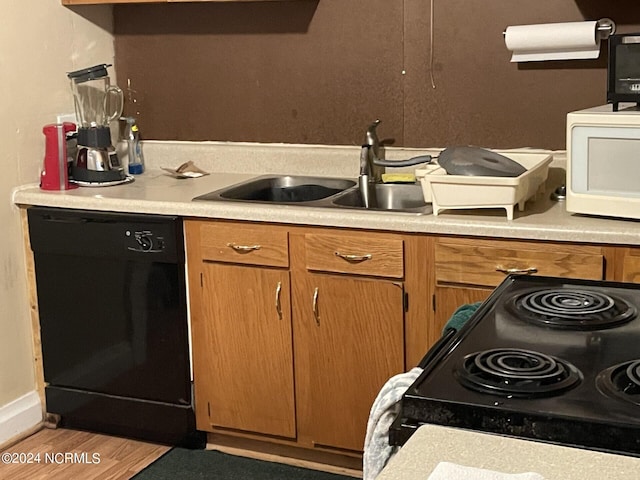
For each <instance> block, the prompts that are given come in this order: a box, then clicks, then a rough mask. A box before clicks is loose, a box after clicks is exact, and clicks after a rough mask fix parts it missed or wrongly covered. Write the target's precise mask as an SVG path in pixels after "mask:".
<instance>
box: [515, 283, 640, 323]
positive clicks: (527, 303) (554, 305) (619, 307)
mask: <svg viewBox="0 0 640 480" xmlns="http://www.w3.org/2000/svg"><path fill="white" fill-rule="evenodd" d="M506 308H507V309H508V310H509V311H510V312H511V313H512V314H514V315H516V316H517V317H518V318H521V319H523V320H526V321H528V322H531V323H537V324H540V325H544V326H547V327H554V328H562V329H568V330H601V329H605V328H612V327H617V326H619V325H622V324H625V323H627V322H629V321H631V320H633V319H634V318H635V317H636V314H637V311H636V308H635V307H633V306H632V305H629V304H628V303H627V302H626V301H624V300H622V299H621V298H617V297H614V296H612V295H609V294H605V293H602V292H599V291H595V290H586V289H585V290H579V289H573V288H554V289H545V290H534V291H529V292H526V293H522V294H520V295H516V296H515V297H513V298H512V299H510V300H509V301H507V303H506Z"/></svg>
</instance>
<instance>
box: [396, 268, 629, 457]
mask: <svg viewBox="0 0 640 480" xmlns="http://www.w3.org/2000/svg"><path fill="white" fill-rule="evenodd" d="M638 307H640V285H635V284H626V283H614V282H595V281H589V280H567V279H560V278H551V277H535V276H533V277H523V276H511V277H507V279H506V280H505V281H504V282H503V283H502V284H501V285H499V286H498V288H496V290H494V292H493V293H492V294H491V296H490V297H489V298H488V299H487V300H486V301H485V302H484V303H483V304H482V305H481V306H480V308H479V309H478V310H477V311H476V313H475V314H474V316H473V317H472V318H471V319H470V320H469V321H468V322H467V324H466V325H465V326H464V328H462V329H461V330H460V331H459V332H457V333H456V334H454V335H449V336H448V337H444V338H443V340H442V341H441V342H440V343H439V344H437V345H436V346H434V347H433V349H432V350H430V351H429V353H428V355H427V358H428V359H429V360H428V361H427V363H426V365H424V367H425V369H424V372H423V373H422V375H421V376H420V377H419V378H418V379H417V380H416V382H415V383H414V384H413V385H412V386H411V387H410V388H409V389H408V390H407V392H406V394H405V395H404V397H403V400H402V408H401V414H400V416H399V418H398V419H397V421H396V426H395V428H394V429H392V432H391V434H390V441H391V443H392V444H396V445H401V444H403V443H404V441H406V439H408V437H409V436H410V435H411V433H412V432H413V431H414V430H415V428H417V426H419V425H420V424H423V423H434V424H439V425H446V426H452V427H460V428H466V429H472V430H480V431H484V432H493V433H499V434H504V435H510V436H515V437H522V438H529V439H535V440H540V441H545V442H552V443H558V444H563V445H570V446H580V447H585V448H591V449H595V450H602V451H608V452H616V453H624V454H630V455H635V456H640V316H639V315H638Z"/></svg>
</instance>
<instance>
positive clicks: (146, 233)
mask: <svg viewBox="0 0 640 480" xmlns="http://www.w3.org/2000/svg"><path fill="white" fill-rule="evenodd" d="M125 236H126V237H129V238H131V239H132V240H133V242H132V245H128V246H127V249H128V250H132V251H134V252H147V253H158V252H162V251H163V250H164V247H165V245H164V237H163V236H161V235H156V234H154V233H153V232H152V231H151V230H126V231H125Z"/></svg>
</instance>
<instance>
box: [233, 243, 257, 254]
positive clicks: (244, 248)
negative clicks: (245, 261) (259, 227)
mask: <svg viewBox="0 0 640 480" xmlns="http://www.w3.org/2000/svg"><path fill="white" fill-rule="evenodd" d="M227 247H231V248H233V249H234V250H235V251H236V252H238V253H249V252H253V251H254V250H260V249H261V248H262V246H260V245H236V244H235V243H227Z"/></svg>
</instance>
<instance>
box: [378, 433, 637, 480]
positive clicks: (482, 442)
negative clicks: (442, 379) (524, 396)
mask: <svg viewBox="0 0 640 480" xmlns="http://www.w3.org/2000/svg"><path fill="white" fill-rule="evenodd" d="M439 462H450V463H454V464H458V465H464V466H467V467H475V468H482V469H486V470H490V471H496V472H501V473H510V474H516V473H525V472H534V473H538V474H540V475H542V476H543V477H544V478H545V480H603V479H625V480H626V479H635V478H640V458H636V457H629V456H625V455H614V454H608V453H601V452H595V451H591V450H584V449H579V448H570V447H563V446H558V445H551V444H547V443H542V442H534V441H529V440H520V439H515V438H508V437H503V436H500V435H493V434H486V433H479V432H472V431H469V430H463V429H458V428H450V427H441V426H438V425H423V426H422V427H420V428H419V429H418V430H417V431H416V432H415V433H414V434H413V435H412V437H411V438H410V439H409V441H408V442H407V443H406V444H405V445H404V447H402V448H401V449H400V451H399V452H398V454H397V455H396V456H395V457H393V458H392V459H391V460H390V461H389V463H388V464H387V466H386V467H385V469H384V470H383V471H382V472H381V473H380V475H379V476H378V477H377V479H376V480H427V479H428V478H429V475H430V474H431V472H432V471H433V469H434V468H435V467H436V465H438V463H439Z"/></svg>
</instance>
